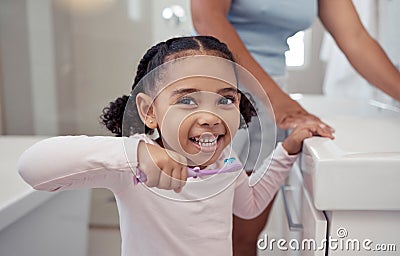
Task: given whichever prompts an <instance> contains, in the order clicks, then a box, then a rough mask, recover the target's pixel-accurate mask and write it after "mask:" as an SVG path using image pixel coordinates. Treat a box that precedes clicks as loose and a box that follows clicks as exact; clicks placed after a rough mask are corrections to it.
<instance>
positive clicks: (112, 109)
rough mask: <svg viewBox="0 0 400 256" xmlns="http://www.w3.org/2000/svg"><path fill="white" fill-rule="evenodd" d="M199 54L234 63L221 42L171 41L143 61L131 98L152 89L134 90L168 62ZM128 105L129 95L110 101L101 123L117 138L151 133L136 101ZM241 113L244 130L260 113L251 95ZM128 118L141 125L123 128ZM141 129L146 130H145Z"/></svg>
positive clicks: (210, 39) (206, 39)
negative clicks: (138, 110) (145, 78)
mask: <svg viewBox="0 0 400 256" xmlns="http://www.w3.org/2000/svg"><path fill="white" fill-rule="evenodd" d="M196 54H205V55H212V56H216V57H222V58H225V59H227V60H230V61H232V62H234V58H233V55H232V52H231V51H230V50H229V49H228V47H227V46H226V44H224V43H222V42H220V41H219V40H218V39H216V38H214V37H211V36H191V37H176V38H171V39H169V40H167V41H165V42H161V43H158V44H157V45H155V46H153V47H151V48H150V49H149V50H148V51H147V52H146V54H145V55H144V56H143V58H142V59H141V60H140V62H139V65H138V67H137V71H136V76H135V79H134V82H133V85H132V93H133V94H132V95H130V96H131V98H132V99H135V98H136V95H137V94H138V93H140V92H144V91H143V90H145V89H149V88H143V86H140V88H137V89H136V90H134V89H135V88H136V87H137V85H138V84H139V82H140V81H141V80H142V79H143V78H144V77H145V76H146V75H147V74H148V73H149V72H150V71H152V70H154V69H155V68H157V67H158V66H160V65H162V64H163V63H165V62H166V61H169V60H172V59H177V58H180V57H187V56H193V55H196ZM128 103H130V101H129V96H127V95H124V96H122V97H119V98H117V99H116V100H115V101H113V102H110V104H109V106H107V107H105V108H104V109H103V113H102V115H101V116H100V119H101V123H102V124H103V125H105V126H106V127H107V129H108V130H110V131H111V132H112V133H114V134H115V135H116V136H122V135H124V136H129V135H132V134H133V133H151V130H150V129H149V128H148V127H147V126H145V125H144V124H143V123H142V122H141V121H140V118H139V116H138V113H137V110H136V105H134V102H132V105H134V106H128V107H127V104H128ZM125 109H126V113H125ZM240 112H241V114H242V116H243V117H244V120H242V122H241V125H240V128H242V127H247V124H248V123H249V122H250V121H251V117H252V116H256V110H255V108H254V103H253V104H252V99H251V96H250V95H247V94H246V95H245V94H243V93H242V97H241V101H240ZM124 115H125V117H128V118H129V120H133V122H140V123H133V124H131V126H130V127H122V123H123V122H122V121H123V118H124ZM139 127H143V129H141V128H139Z"/></svg>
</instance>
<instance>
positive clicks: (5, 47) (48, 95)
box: [0, 0, 153, 135]
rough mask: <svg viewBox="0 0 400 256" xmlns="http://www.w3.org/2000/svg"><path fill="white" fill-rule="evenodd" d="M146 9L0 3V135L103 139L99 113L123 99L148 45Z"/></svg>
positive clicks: (94, 0) (50, 1)
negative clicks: (0, 113) (97, 136)
mask: <svg viewBox="0 0 400 256" xmlns="http://www.w3.org/2000/svg"><path fill="white" fill-rule="evenodd" d="M85 3H86V4H85ZM89 4H90V5H92V4H96V5H101V8H94V7H96V6H94V5H93V6H94V7H93V8H92V7H90V6H89ZM151 4H152V2H150V1H145V0H124V1H116V0H111V1H107V2H105V1H98V0H90V1H77V0H39V1H29V0H2V1H0V58H1V65H2V69H1V70H2V74H3V76H2V95H1V97H0V98H1V105H2V110H3V114H4V116H3V119H4V122H2V125H3V127H4V129H3V133H5V134H9V135H12V134H13V135H28V134H36V135H57V134H82V133H84V134H89V135H93V134H105V133H106V131H105V130H104V129H102V128H101V126H100V125H99V122H98V120H99V118H98V117H99V115H100V113H101V110H102V109H103V107H105V106H106V105H107V104H108V102H109V101H111V100H113V99H114V98H116V97H117V96H120V95H122V94H129V92H130V87H131V82H132V78H133V76H134V74H135V72H136V65H137V63H138V61H139V59H140V57H141V56H142V55H143V53H144V51H145V50H146V49H147V48H148V47H149V46H150V45H151V43H152V36H153V34H152V19H151V15H145V14H151ZM89 7H90V8H89Z"/></svg>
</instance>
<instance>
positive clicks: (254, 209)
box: [233, 143, 298, 219]
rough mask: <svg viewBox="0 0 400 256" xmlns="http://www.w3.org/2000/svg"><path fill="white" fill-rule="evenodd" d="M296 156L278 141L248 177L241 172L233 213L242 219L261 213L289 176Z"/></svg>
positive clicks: (236, 188)
mask: <svg viewBox="0 0 400 256" xmlns="http://www.w3.org/2000/svg"><path fill="white" fill-rule="evenodd" d="M297 156H298V155H289V154H288V153H287V152H286V150H285V149H284V148H283V146H282V144H281V143H279V144H278V145H277V147H276V149H275V151H274V152H273V154H272V155H271V156H270V157H268V158H267V159H265V160H264V162H263V163H262V165H261V166H260V168H258V169H257V170H256V171H255V172H253V173H252V174H251V176H250V177H247V174H246V173H245V172H242V173H241V174H240V176H239V177H238V181H237V183H236V187H235V195H234V201H233V213H234V214H235V215H236V216H238V217H240V218H243V219H252V218H255V217H257V216H258V215H259V214H261V213H262V212H263V211H264V209H265V208H266V207H267V206H268V204H269V203H270V202H271V201H272V199H273V198H274V196H275V194H276V192H277V191H278V189H279V188H280V187H281V185H282V184H283V183H284V181H285V179H286V178H287V177H288V176H289V173H290V170H291V168H292V165H293V163H294V162H295V161H296V159H297Z"/></svg>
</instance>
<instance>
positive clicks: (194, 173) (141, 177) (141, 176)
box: [133, 163, 243, 185]
mask: <svg viewBox="0 0 400 256" xmlns="http://www.w3.org/2000/svg"><path fill="white" fill-rule="evenodd" d="M241 169H243V166H242V165H241V164H240V163H233V164H228V165H225V166H224V167H222V168H221V169H213V170H200V168H199V167H194V168H190V167H188V170H187V172H188V177H192V178H197V177H199V176H206V175H213V174H217V173H225V172H235V171H239V170H241ZM133 181H134V184H135V185H136V184H138V183H140V182H146V181H147V176H146V174H145V173H144V172H143V171H141V170H140V169H138V168H137V169H136V175H135V176H134V178H133Z"/></svg>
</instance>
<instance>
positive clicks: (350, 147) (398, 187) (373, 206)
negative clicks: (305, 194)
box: [300, 97, 400, 210]
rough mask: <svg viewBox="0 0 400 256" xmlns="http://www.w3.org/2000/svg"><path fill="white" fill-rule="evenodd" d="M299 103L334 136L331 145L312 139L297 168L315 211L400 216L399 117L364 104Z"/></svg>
mask: <svg viewBox="0 0 400 256" xmlns="http://www.w3.org/2000/svg"><path fill="white" fill-rule="evenodd" d="M301 103H302V105H303V106H305V107H306V109H307V110H309V111H310V112H313V113H316V112H317V111H319V113H317V115H318V116H320V117H321V118H322V119H323V120H324V121H325V122H326V123H328V124H330V125H331V126H333V127H334V128H335V130H336V132H335V137H336V138H335V140H329V139H326V138H320V137H313V138H310V139H307V140H305V142H304V145H303V153H302V155H301V158H300V166H301V170H302V174H303V178H304V182H305V185H306V187H307V189H308V191H309V193H310V195H311V197H312V200H313V202H314V205H315V207H316V208H317V209H319V210H400V184H399V181H400V115H399V114H397V113H396V114H393V113H386V112H382V110H378V111H377V110H376V109H375V108H374V107H372V108H371V106H370V105H369V104H368V103H367V102H364V104H362V103H361V102H356V101H354V102H351V101H348V102H344V101H343V100H340V101H337V103H336V104H335V100H332V99H330V100H325V101H324V98H323V97H311V98H307V97H304V98H303V99H301ZM339 103H342V104H341V105H340V104H339ZM343 106H345V107H346V108H347V111H345V109H343ZM313 109H315V110H316V111H313Z"/></svg>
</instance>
